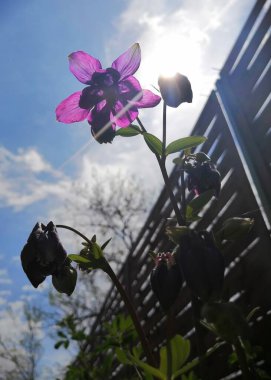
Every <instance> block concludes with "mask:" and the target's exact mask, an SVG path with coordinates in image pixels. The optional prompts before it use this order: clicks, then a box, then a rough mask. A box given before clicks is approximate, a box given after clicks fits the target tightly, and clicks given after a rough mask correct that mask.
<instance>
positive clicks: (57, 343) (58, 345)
mask: <svg viewBox="0 0 271 380" xmlns="http://www.w3.org/2000/svg"><path fill="white" fill-rule="evenodd" d="M64 342H65V341H64V340H59V341H58V342H56V344H55V346H54V347H55V349H56V350H58V349H59V347H61V346H62V344H64Z"/></svg>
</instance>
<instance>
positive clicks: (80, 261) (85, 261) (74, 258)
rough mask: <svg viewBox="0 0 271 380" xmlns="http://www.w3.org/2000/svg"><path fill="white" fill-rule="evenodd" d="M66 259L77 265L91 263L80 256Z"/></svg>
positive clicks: (70, 256)
mask: <svg viewBox="0 0 271 380" xmlns="http://www.w3.org/2000/svg"><path fill="white" fill-rule="evenodd" d="M68 258H69V259H71V260H72V261H74V262H75V263H78V264H80V263H84V264H88V263H90V262H91V261H90V260H89V259H87V258H86V257H83V256H80V255H73V254H71V255H68Z"/></svg>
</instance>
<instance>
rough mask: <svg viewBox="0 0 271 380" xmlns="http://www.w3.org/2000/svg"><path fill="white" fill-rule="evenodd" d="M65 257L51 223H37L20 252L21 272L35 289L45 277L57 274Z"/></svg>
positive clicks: (65, 254)
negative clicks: (22, 271)
mask: <svg viewBox="0 0 271 380" xmlns="http://www.w3.org/2000/svg"><path fill="white" fill-rule="evenodd" d="M66 257H67V253H66V251H65V249H64V248H63V246H62V244H61V242H60V240H59V237H58V234H57V230H56V227H55V225H54V224H53V222H50V223H48V225H47V226H45V225H44V224H42V223H37V224H36V225H35V227H34V228H33V231H32V232H31V234H30V235H29V238H28V240H27V243H26V245H25V246H24V248H23V250H22V252H21V262H22V267H23V270H24V272H25V273H26V275H27V277H28V279H29V281H30V282H31V284H32V285H33V286H34V287H35V288H37V287H38V286H39V284H41V283H42V282H43V281H44V280H45V278H46V276H49V275H52V274H55V273H57V272H58V270H59V269H60V268H61V267H62V265H63V263H64V261H65V259H66Z"/></svg>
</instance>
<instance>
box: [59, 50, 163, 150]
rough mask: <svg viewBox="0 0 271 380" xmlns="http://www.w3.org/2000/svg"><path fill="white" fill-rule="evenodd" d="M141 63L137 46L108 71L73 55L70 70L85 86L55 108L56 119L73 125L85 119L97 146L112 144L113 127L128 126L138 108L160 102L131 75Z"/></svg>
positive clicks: (89, 59) (91, 60)
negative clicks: (98, 144)
mask: <svg viewBox="0 0 271 380" xmlns="http://www.w3.org/2000/svg"><path fill="white" fill-rule="evenodd" d="M140 61H141V53H140V47H139V44H137V43H136V44H134V45H133V46H131V48H130V49H128V50H127V51H126V52H125V53H123V54H122V55H121V56H119V57H118V58H117V59H116V60H115V61H114V62H113V63H112V66H111V67H109V68H107V69H102V66H101V63H100V61H99V60H98V59H96V58H94V57H92V56H91V55H89V54H87V53H85V52H83V51H77V52H75V53H72V54H71V55H70V56H69V62H70V71H71V72H72V73H73V74H74V75H75V77H76V78H77V79H78V80H79V81H80V82H82V83H84V84H86V85H87V87H85V88H84V89H83V90H82V91H78V92H75V93H74V94H72V95H70V96H69V97H68V98H66V99H65V100H63V101H62V102H61V103H60V104H59V105H58V107H57V108H56V117H57V120H58V121H61V122H63V123H74V122H78V121H82V120H85V119H87V120H88V123H89V124H90V125H91V133H92V135H93V136H94V138H95V139H96V140H97V141H98V142H99V143H107V142H112V140H113V138H114V137H115V128H116V126H118V127H121V128H125V127H128V126H129V125H130V124H131V123H132V122H133V121H134V120H135V119H136V118H137V116H138V108H148V107H154V106H156V105H157V104H158V103H159V102H160V100H161V98H160V97H159V96H157V95H155V94H153V93H152V92H151V91H149V90H142V88H141V86H140V83H139V82H138V80H137V79H136V78H135V77H134V76H133V74H134V73H135V72H136V71H137V69H138V67H139V65H140Z"/></svg>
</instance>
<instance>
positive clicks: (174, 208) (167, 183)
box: [155, 154, 185, 226]
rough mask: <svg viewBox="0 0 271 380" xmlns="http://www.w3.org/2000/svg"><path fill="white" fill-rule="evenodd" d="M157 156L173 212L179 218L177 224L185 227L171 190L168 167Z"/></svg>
mask: <svg viewBox="0 0 271 380" xmlns="http://www.w3.org/2000/svg"><path fill="white" fill-rule="evenodd" d="M155 156H156V159H157V161H158V164H159V166H160V170H161V173H162V176H163V179H164V183H165V187H166V189H167V192H168V195H169V198H170V201H171V204H172V207H173V210H174V212H175V215H176V218H177V222H178V224H179V226H185V222H184V220H183V217H182V214H181V212H180V209H179V207H178V204H177V201H176V198H175V195H174V193H173V191H172V189H171V184H170V180H169V177H168V174H167V169H166V166H165V162H163V161H162V160H161V158H160V157H159V156H158V155H157V154H156V155H155Z"/></svg>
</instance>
